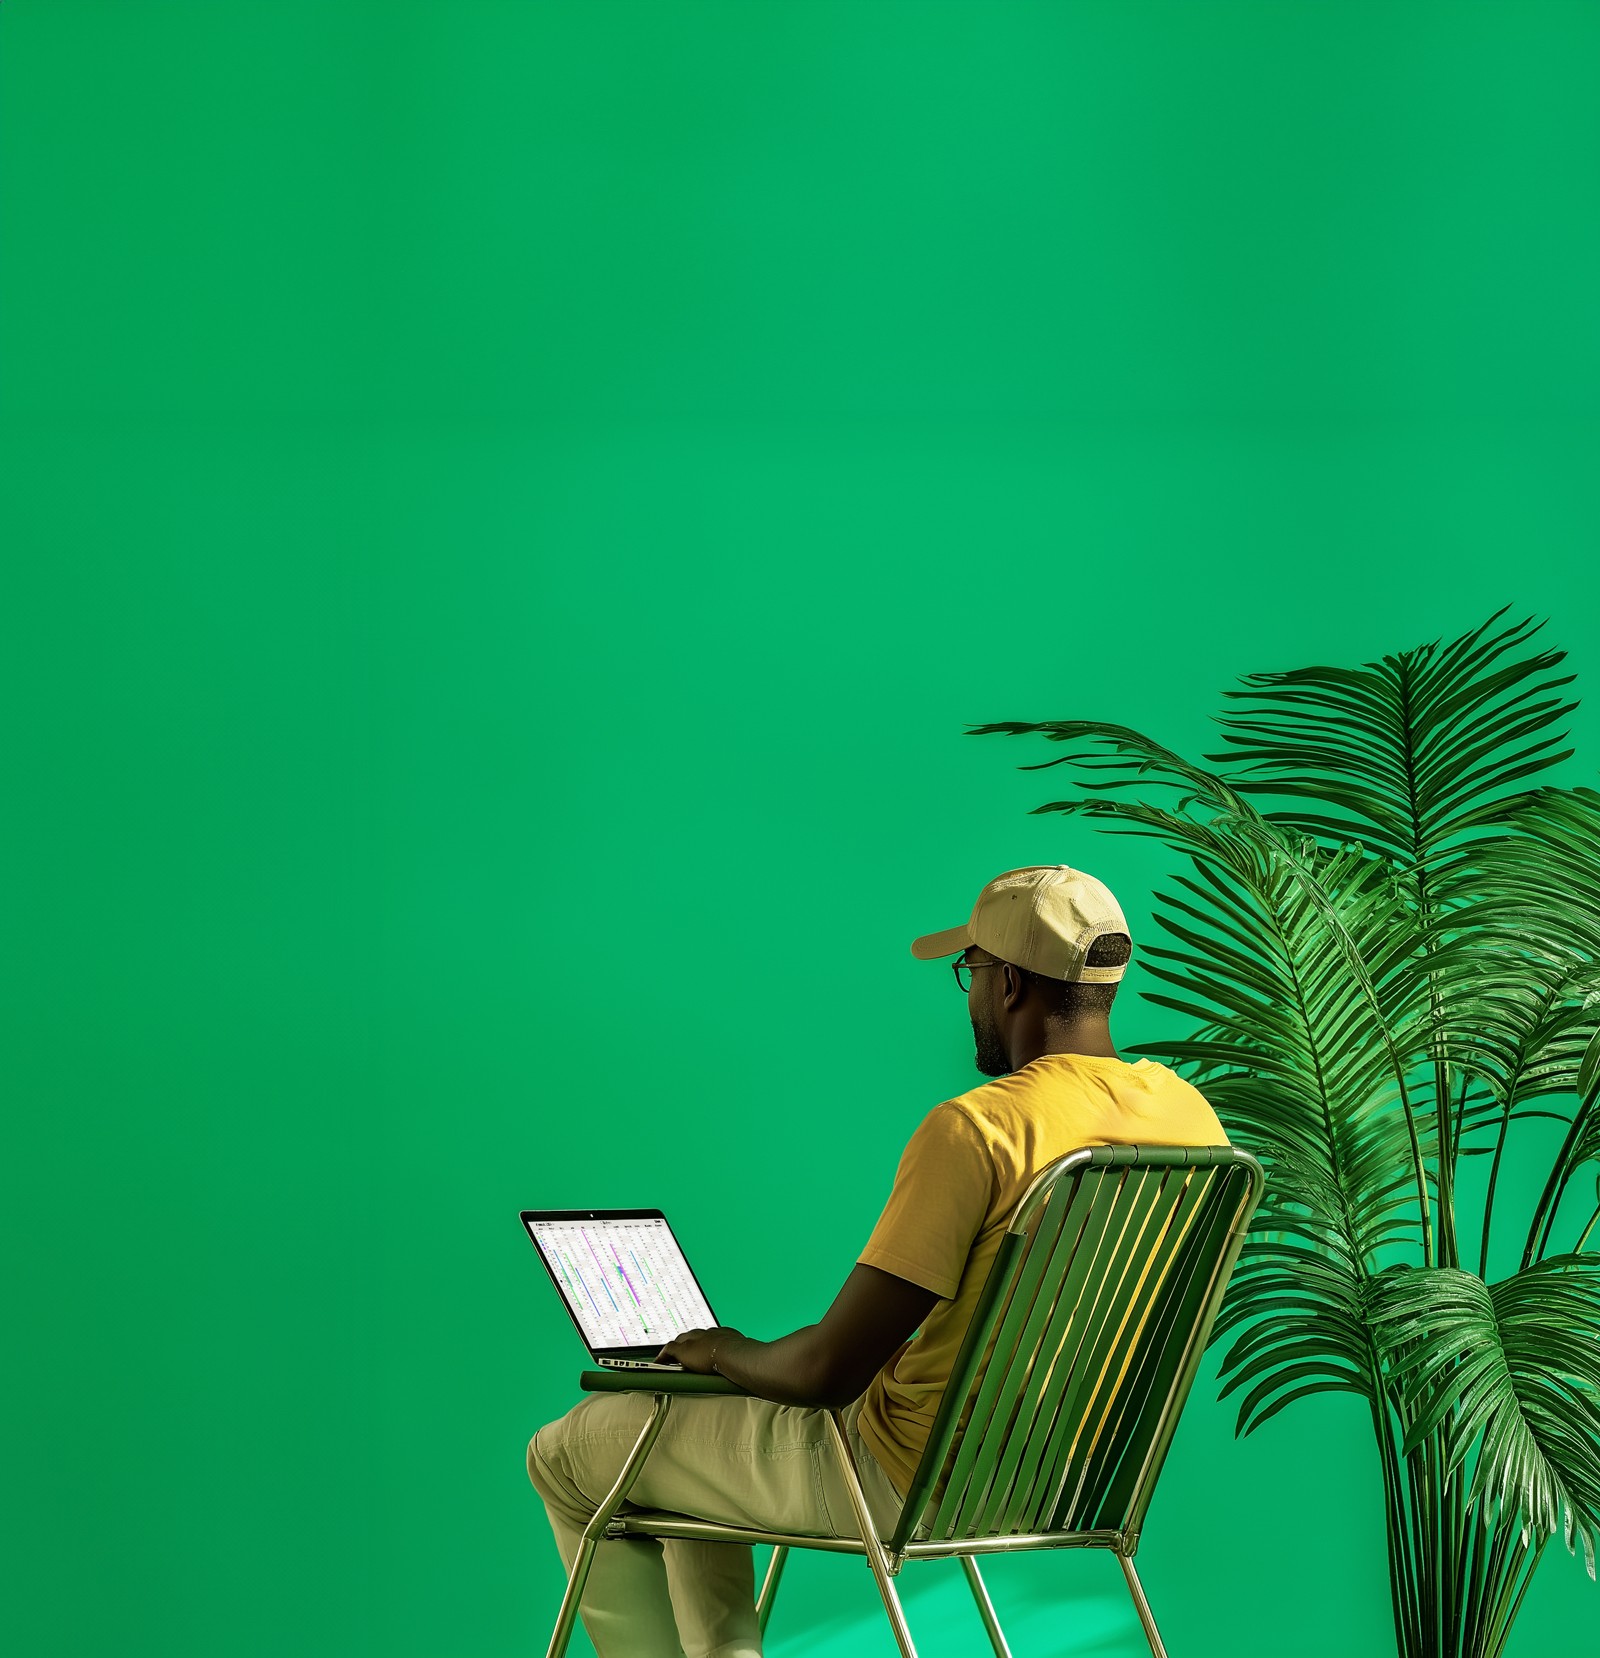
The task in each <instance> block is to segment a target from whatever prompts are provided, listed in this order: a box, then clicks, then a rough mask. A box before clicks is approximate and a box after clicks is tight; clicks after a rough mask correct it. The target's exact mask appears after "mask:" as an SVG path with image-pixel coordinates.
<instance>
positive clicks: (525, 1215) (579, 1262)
mask: <svg viewBox="0 0 1600 1658" xmlns="http://www.w3.org/2000/svg"><path fill="white" fill-rule="evenodd" d="M522 1224H523V1227H524V1228H525V1229H526V1231H527V1234H528V1236H529V1238H531V1239H532V1240H533V1247H534V1248H535V1249H536V1250H538V1252H539V1259H540V1260H541V1261H543V1262H544V1264H545V1270H546V1271H547V1272H548V1273H549V1274H550V1282H551V1283H552V1284H554V1285H555V1287H556V1289H557V1290H558V1291H559V1292H560V1294H561V1300H562V1303H563V1305H564V1306H565V1307H566V1309H567V1311H568V1313H570V1314H571V1315H572V1322H573V1323H574V1324H576V1325H577V1327H578V1334H579V1335H580V1336H582V1337H583V1341H584V1345H585V1346H586V1347H587V1348H588V1349H589V1354H590V1357H592V1358H593V1360H594V1362H595V1363H596V1364H598V1365H604V1366H605V1367H606V1368H607V1369H609V1370H682V1369H683V1366H682V1365H681V1364H678V1363H676V1362H668V1363H666V1364H658V1363H657V1362H656V1354H657V1353H659V1352H660V1351H661V1349H662V1348H663V1347H665V1346H666V1345H667V1343H668V1342H669V1341H671V1340H672V1338H673V1337H674V1336H676V1335H681V1334H682V1332H683V1331H685V1330H709V1329H714V1328H715V1327H716V1324H717V1317H716V1314H715V1313H713V1312H712V1310H711V1303H710V1302H709V1301H707V1300H706V1297H705V1291H704V1290H702V1289H701V1288H700V1282H699V1280H698V1279H697V1278H696V1277H695V1275H694V1271H693V1269H692V1268H691V1267H690V1265H689V1263H688V1261H687V1260H686V1259H685V1258H684V1253H683V1251H682V1249H680V1248H679V1247H678V1240H677V1239H676V1238H675V1237H674V1236H673V1235H672V1228H671V1227H670V1226H668V1225H667V1217H666V1216H665V1215H663V1214H662V1213H661V1211H660V1210H659V1209H524V1210H523V1211H522Z"/></svg>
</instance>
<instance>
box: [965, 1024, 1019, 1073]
mask: <svg viewBox="0 0 1600 1658" xmlns="http://www.w3.org/2000/svg"><path fill="white" fill-rule="evenodd" d="M972 1038H973V1042H974V1043H975V1045H976V1049H977V1051H976V1053H975V1054H974V1055H973V1060H972V1062H973V1064H974V1065H976V1066H977V1067H978V1071H979V1074H980V1075H982V1076H986V1077H1004V1076H1010V1074H1011V1055H1010V1054H1008V1053H1007V1052H1006V1050H1005V1049H1004V1048H1003V1047H1002V1046H1001V1044H1000V1033H999V1031H997V1030H996V1029H995V1028H994V1026H993V1025H992V1024H990V1022H989V1021H988V1020H987V1019H984V1018H979V1017H978V1016H977V1015H976V1014H974V1015H973V1019H972Z"/></svg>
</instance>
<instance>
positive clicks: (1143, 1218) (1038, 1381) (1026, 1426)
mask: <svg viewBox="0 0 1600 1658" xmlns="http://www.w3.org/2000/svg"><path fill="white" fill-rule="evenodd" d="M1097 1184H1099V1185H1101V1186H1104V1187H1106V1188H1107V1189H1108V1190H1109V1191H1110V1193H1111V1205H1110V1211H1111V1212H1110V1221H1109V1224H1108V1225H1107V1227H1106V1229H1105V1231H1104V1232H1103V1233H1102V1234H1101V1236H1100V1238H1099V1239H1098V1241H1097V1243H1096V1246H1095V1248H1094V1250H1093V1251H1092V1252H1091V1253H1089V1257H1088V1260H1087V1261H1086V1262H1085V1261H1082V1260H1080V1258H1079V1256H1081V1255H1082V1254H1083V1253H1084V1252H1083V1251H1080V1252H1079V1256H1074V1257H1073V1258H1072V1259H1071V1260H1070V1261H1066V1262H1062V1263H1061V1265H1062V1266H1064V1267H1065V1268H1066V1280H1065V1281H1066V1284H1067V1286H1068V1292H1069V1294H1068V1295H1067V1296H1063V1297H1062V1302H1061V1305H1060V1306H1059V1307H1058V1309H1057V1313H1056V1316H1055V1318H1054V1319H1053V1320H1052V1322H1051V1328H1050V1332H1049V1335H1048V1336H1047V1337H1046V1340H1045V1342H1044V1343H1043V1347H1042V1351H1041V1352H1040V1354H1039V1357H1038V1359H1037V1361H1036V1362H1035V1365H1034V1369H1033V1376H1032V1378H1031V1380H1032V1383H1033V1385H1032V1386H1031V1387H1030V1388H1029V1390H1028V1394H1029V1397H1028V1401H1027V1403H1028V1411H1027V1420H1026V1422H1025V1423H1024V1422H1022V1421H1019V1422H1018V1423H1016V1424H1015V1425H1014V1428H1013V1431H1012V1432H1011V1433H1010V1434H1009V1435H1008V1437H1007V1440H1006V1444H1005V1447H1004V1449H1003V1451H1002V1452H1001V1459H1000V1460H1001V1468H1000V1476H999V1477H998V1478H997V1479H996V1481H995V1491H994V1493H993V1495H992V1497H991V1500H990V1501H989V1502H988V1503H986V1504H985V1505H984V1507H983V1508H982V1509H981V1510H979V1511H978V1512H977V1513H976V1514H975V1515H974V1516H972V1533H971V1534H972V1535H987V1534H989V1533H991V1532H1016V1531H1022V1530H1024V1529H1031V1527H1030V1526H1029V1524H1028V1515H1029V1512H1030V1511H1029V1505H1028V1503H1027V1500H1026V1499H1027V1494H1028V1492H1029V1491H1030V1490H1031V1489H1032V1485H1033V1479H1032V1477H1030V1478H1029V1479H1028V1481H1027V1482H1026V1483H1025V1484H1024V1486H1023V1488H1022V1489H1021V1490H1019V1489H1018V1472H1019V1470H1022V1469H1024V1468H1025V1469H1027V1470H1028V1472H1029V1475H1030V1476H1034V1475H1037V1473H1038V1470H1039V1463H1040V1461H1041V1460H1042V1458H1043V1457H1044V1455H1045V1454H1046V1452H1047V1451H1048V1448H1049V1445H1050V1443H1051V1438H1052V1430H1053V1429H1054V1428H1055V1427H1056V1425H1057V1423H1058V1422H1059V1420H1060V1417H1061V1412H1062V1407H1063V1403H1064V1401H1066V1400H1068V1399H1070V1398H1072V1397H1073V1395H1074V1394H1075V1393H1076V1392H1078V1391H1081V1390H1082V1387H1083V1385H1084V1382H1085V1380H1086V1378H1087V1377H1089V1376H1090V1375H1092V1374H1094V1373H1095V1372H1096V1371H1098V1370H1099V1369H1100V1368H1101V1365H1102V1361H1103V1356H1104V1353H1105V1348H1106V1344H1107V1342H1108V1340H1109V1339H1110V1338H1111V1333H1112V1332H1113V1330H1114V1327H1115V1322H1116V1309H1117V1307H1118V1306H1119V1305H1120V1304H1121V1302H1122V1299H1123V1292H1124V1282H1123V1280H1124V1278H1125V1277H1126V1275H1127V1274H1128V1273H1129V1272H1130V1270H1132V1269H1133V1268H1134V1266H1135V1264H1136V1260H1137V1256H1136V1249H1137V1245H1138V1241H1139V1239H1140V1238H1141V1237H1142V1236H1143V1234H1144V1231H1145V1229H1146V1227H1147V1226H1148V1225H1149V1223H1150V1218H1151V1214H1152V1212H1153V1210H1154V1207H1155V1203H1156V1198H1157V1196H1158V1193H1157V1192H1156V1191H1155V1190H1153V1189H1152V1187H1151V1183H1150V1182H1148V1181H1144V1180H1138V1179H1134V1180H1129V1179H1127V1178H1126V1176H1125V1175H1122V1176H1114V1177H1112V1178H1111V1179H1108V1180H1104V1181H1100V1182H1098V1183H1097ZM1130 1236H1131V1238H1132V1240H1133V1241H1132V1243H1131V1244H1130V1242H1129V1240H1130ZM1058 1332H1059V1334H1058Z"/></svg>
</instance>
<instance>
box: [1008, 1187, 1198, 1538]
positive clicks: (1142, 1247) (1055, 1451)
mask: <svg viewBox="0 0 1600 1658" xmlns="http://www.w3.org/2000/svg"><path fill="white" fill-rule="evenodd" d="M1207 1172H1208V1171H1204V1170H1195V1169H1169V1170H1165V1171H1163V1174H1162V1178H1161V1179H1160V1181H1159V1182H1158V1181H1157V1180H1156V1179H1154V1178H1148V1179H1144V1180H1141V1181H1139V1185H1140V1186H1141V1187H1142V1188H1143V1191H1144V1192H1145V1193H1148V1195H1149V1199H1150V1205H1149V1208H1148V1209H1147V1210H1146V1211H1145V1212H1144V1213H1143V1214H1142V1215H1141V1217H1140V1220H1141V1228H1142V1229H1141V1231H1140V1232H1139V1233H1138V1234H1137V1235H1135V1236H1134V1237H1132V1238H1131V1240H1129V1241H1128V1242H1127V1245H1126V1247H1125V1248H1124V1249H1122V1250H1121V1251H1120V1252H1119V1254H1118V1269H1119V1277H1118V1280H1117V1283H1116V1285H1115V1286H1114V1287H1113V1290H1112V1299H1111V1301H1109V1302H1108V1304H1107V1306H1106V1310H1105V1316H1104V1317H1103V1319H1102V1320H1101V1322H1100V1331H1099V1339H1098V1340H1097V1341H1096V1342H1095V1343H1094V1344H1093V1347H1092V1351H1091V1353H1090V1357H1089V1362H1088V1363H1087V1364H1084V1365H1081V1366H1079V1367H1078V1370H1077V1371H1076V1372H1075V1374H1074V1375H1073V1377H1072V1378H1071V1381H1070V1384H1069V1386H1068V1387H1067V1388H1066V1389H1065V1390H1064V1392H1063V1394H1062V1396H1061V1398H1060V1399H1059V1401H1058V1403H1057V1407H1056V1412H1055V1415H1054V1416H1053V1417H1052V1420H1051V1424H1050V1426H1051V1428H1052V1429H1057V1428H1059V1429H1060V1430H1061V1431H1055V1432H1052V1433H1051V1434H1050V1435H1049V1437H1048V1438H1046V1439H1044V1440H1043V1441H1042V1442H1041V1443H1040V1444H1039V1446H1038V1447H1037V1454H1036V1456H1035V1458H1034V1460H1035V1464H1036V1467H1037V1470H1038V1474H1037V1478H1036V1480H1035V1482H1034V1485H1033V1487H1032V1488H1031V1489H1030V1492H1029V1497H1030V1499H1031V1500H1030V1502H1029V1505H1028V1510H1027V1515H1028V1519H1029V1521H1030V1523H1032V1524H1036V1525H1038V1526H1040V1527H1045V1526H1048V1525H1049V1524H1050V1515H1051V1513H1052V1511H1053V1510H1054V1508H1055V1506H1056V1502H1057V1499H1058V1497H1059V1495H1060V1492H1061V1488H1062V1485H1063V1483H1064V1481H1065V1479H1066V1475H1067V1468H1068V1465H1069V1464H1070V1465H1071V1466H1073V1467H1077V1468H1084V1467H1086V1465H1087V1462H1088V1459H1089V1458H1090V1457H1091V1456H1092V1455H1093V1452H1094V1449H1095V1446H1096V1444H1097V1442H1098V1440H1099V1438H1100V1436H1101V1435H1102V1433H1103V1432H1104V1430H1105V1424H1106V1420H1107V1417H1108V1416H1109V1414H1110V1406H1111V1401H1112V1400H1113V1399H1114V1398H1116V1397H1117V1395H1118V1390H1119V1389H1125V1387H1126V1384H1127V1379H1128V1369H1129V1364H1130V1361H1131V1359H1132V1358H1133V1356H1134V1354H1135V1352H1136V1350H1137V1349H1138V1346H1139V1338H1140V1336H1141V1335H1142V1334H1143V1333H1144V1330H1145V1327H1146V1321H1147V1320H1148V1318H1149V1316H1150V1310H1151V1308H1152V1306H1153V1305H1155V1304H1156V1303H1157V1302H1158V1301H1159V1300H1160V1298H1161V1295H1162V1291H1163V1289H1164V1288H1165V1285H1166V1282H1167V1276H1168V1273H1169V1271H1170V1269H1171V1266H1172V1261H1173V1258H1174V1256H1175V1255H1176V1253H1177V1251H1178V1248H1179V1246H1180V1245H1181V1243H1182V1240H1183V1238H1184V1237H1185V1236H1186V1235H1187V1232H1188V1229H1189V1226H1190V1225H1191V1224H1192V1223H1193V1220H1194V1216H1195V1212H1196V1210H1197V1208H1198V1206H1199V1204H1200V1202H1201V1201H1202V1198H1203V1194H1204V1188H1205V1185H1206V1184H1207V1181H1206V1174H1207ZM1124 1178H1125V1179H1126V1178H1127V1176H1126V1175H1125V1176H1124ZM1174 1196H1175V1198H1176V1201H1174ZM1163 1200H1164V1201H1163Z"/></svg>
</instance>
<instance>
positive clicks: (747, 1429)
mask: <svg viewBox="0 0 1600 1658" xmlns="http://www.w3.org/2000/svg"><path fill="white" fill-rule="evenodd" d="M650 1405H651V1395H650V1394H648V1393H597V1394H595V1395H594V1396H593V1397H592V1398H589V1399H585V1400H584V1401H583V1403H582V1404H580V1405H577V1406H575V1407H574V1408H573V1409H572V1410H570V1411H568V1412H567V1414H566V1415H565V1416H563V1417H561V1418H560V1419H559V1420H558V1421H555V1422H552V1423H550V1424H549V1425H548V1426H547V1427H543V1428H541V1429H540V1430H539V1431H538V1433H536V1434H535V1435H534V1436H533V1438H532V1440H531V1441H530V1442H529V1444H528V1478H529V1479H531V1480H532V1481H533V1484H534V1488H535V1490H537V1491H538V1493H539V1495H540V1496H541V1497H543V1498H544V1502H545V1508H546V1509H547V1510H548V1512H549V1515H550V1527H551V1530H552V1531H554V1533H555V1537H556V1547H557V1548H558V1549H559V1550H560V1551H561V1562H562V1564H563V1566H565V1567H566V1569H567V1571H568V1572H570V1571H571V1570H572V1562H573V1558H574V1556H575V1555H576V1553H577V1550H578V1545H579V1543H580V1541H581V1539H582V1533H583V1528H584V1527H585V1526H586V1525H587V1524H588V1523H589V1521H590V1520H591V1519H593V1517H594V1515H595V1513H596V1511H597V1510H598V1509H599V1507H600V1504H601V1503H602V1502H603V1501H604V1500H605V1498H606V1496H607V1494H608V1493H609V1492H610V1490H611V1487H612V1486H613V1485H614V1484H615V1483H616V1479H617V1475H618V1474H619V1473H620V1472H621V1470H622V1464H623V1462H624V1461H625V1460H626V1458H627V1455H628V1452H629V1450H631V1449H632V1447H633V1444H634V1441H635V1440H636V1439H638V1437H639V1433H640V1431H641V1430H642V1429H643V1427H644V1424H645V1421H646V1419H647V1418H648V1416H649V1414H650ZM859 1408H860V1401H859V1400H857V1401H856V1403H855V1404H854V1405H852V1406H851V1407H850V1408H849V1410H848V1411H846V1412H845V1416H844V1421H845V1433H846V1437H847V1438H848V1440H849V1442H850V1449H851V1451H852V1452H853V1454H854V1456H855V1459H856V1466H857V1468H858V1470H859V1472H860V1476H861V1485H862V1490H863V1491H864V1492H865V1494H866V1499H867V1507H868V1509H869V1510H870V1512H871V1514H872V1516H873V1519H874V1520H875V1521H876V1522H877V1526H878V1535H879V1536H880V1537H887V1536H889V1534H890V1532H891V1531H892V1530H893V1528H894V1525H895V1523H896V1521H897V1520H898V1519H899V1516H900V1509H901V1506H902V1502H903V1498H902V1496H901V1494H900V1492H898V1491H897V1490H896V1489H895V1488H894V1486H893V1484H891V1482H890V1480H889V1476H888V1475H887V1474H886V1473H885V1472H884V1471H883V1469H882V1468H881V1467H880V1466H879V1465H878V1463H877V1462H875V1461H874V1460H873V1457H872V1455H871V1453H870V1452H869V1451H868V1450H867V1448H866V1446H865V1445H864V1444H863V1443H862V1441H861V1438H860V1436H859V1435H858V1434H857V1432H856V1426H855V1419H856V1413H857V1411H858V1410H859ZM629 1508H664V1509H671V1510H672V1511H673V1512H675V1513H678V1514H692V1515H695V1516H697V1517H699V1518H701V1519H706V1520H717V1521H721V1522H722V1523H724V1524H728V1525H740V1526H755V1527H760V1528H763V1529H767V1530H775V1531H794V1532H810V1533H812V1534H819V1533H820V1534H822V1535H825V1536H831V1537H858V1536H860V1531H859V1530H858V1528H857V1526H856V1519H855V1511H854V1509H853V1508H852V1507H851V1503H850V1495H849V1489H848V1487H847V1486H846V1485H845V1483H844V1478H843V1475H842V1474H841V1472H840V1470H839V1457H838V1452H837V1451H836V1450H835V1449H834V1447H833V1444H832V1442H831V1436H830V1434H829V1431H828V1424H827V1413H826V1412H825V1411H821V1410H810V1409H804V1408H802V1407H800V1406H797V1405H775V1404H773V1403H772V1402H771V1401H770V1400H767V1399H753V1398H747V1397H741V1396H739V1395H730V1394H698V1395H697V1394H678V1395H675V1396H674V1397H673V1399H672V1403H671V1404H670V1406H669V1407H668V1409H667V1419H666V1423H665V1425H664V1426H663V1427H662V1429H661V1433H660V1436H659V1437H658V1438H657V1440H656V1442H655V1444H654V1445H653V1446H652V1447H651V1449H650V1454H649V1455H648V1456H647V1457H646V1458H645V1461H644V1466H643V1467H642V1468H641V1469H640V1470H639V1474H638V1477H637V1479H636V1480H635V1481H634V1484H633V1488H632V1490H631V1491H630V1492H629V1494H628V1500H627V1502H626V1503H625V1504H624V1512H626V1510H627V1509H629ZM554 1616H555V1609H554V1607H552V1608H551V1619H552V1621H554ZM582 1616H583V1623H584V1627H585V1628H586V1629H587V1630H588V1632H589V1639H590V1640H591V1641H593V1643H594V1649H595V1651H596V1653H598V1654H599V1658H760V1653H761V1634H760V1631H759V1629H758V1628H757V1625H756V1606H755V1561H754V1556H753V1552H752V1550H751V1548H750V1546H749V1545H748V1544H741V1543H702V1542H690V1541H688V1540H686V1539H679V1538H667V1539H663V1540H661V1541H656V1540H654V1539H646V1538H629V1539H623V1540H612V1541H609V1542H602V1543H601V1544H600V1546H599V1547H598V1548H597V1549H596V1550H595V1556H594V1564H593V1566H592V1567H591V1569H590V1572H589V1579H588V1582H587V1583H586V1584H585V1585H584V1590H583V1602H582Z"/></svg>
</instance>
